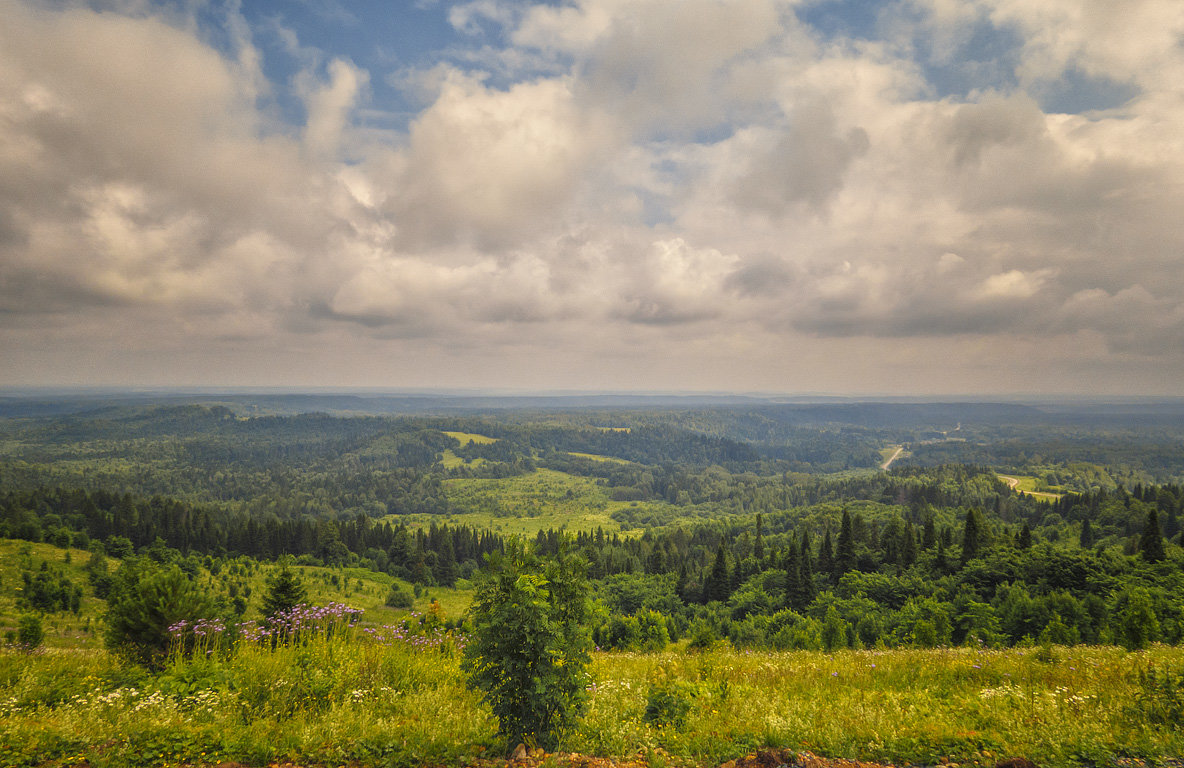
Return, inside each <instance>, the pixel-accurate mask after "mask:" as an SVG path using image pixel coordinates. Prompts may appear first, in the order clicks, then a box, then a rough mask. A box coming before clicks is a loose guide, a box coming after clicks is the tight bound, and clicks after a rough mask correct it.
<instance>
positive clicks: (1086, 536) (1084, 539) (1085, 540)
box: [1078, 517, 1094, 549]
mask: <svg viewBox="0 0 1184 768" xmlns="http://www.w3.org/2000/svg"><path fill="white" fill-rule="evenodd" d="M1078 543H1079V544H1081V548H1082V549H1090V548H1091V547H1093V545H1094V529H1093V526H1091V525H1090V523H1089V518H1088V517H1087V518H1085V520H1082V521H1081V538H1079V539H1078Z"/></svg>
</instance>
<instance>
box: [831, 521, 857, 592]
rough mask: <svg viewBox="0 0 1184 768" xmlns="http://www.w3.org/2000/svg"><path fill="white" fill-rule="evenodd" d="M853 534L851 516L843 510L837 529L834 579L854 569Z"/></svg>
mask: <svg viewBox="0 0 1184 768" xmlns="http://www.w3.org/2000/svg"><path fill="white" fill-rule="evenodd" d="M855 565H856V560H855V534H854V533H852V531H851V514H850V513H849V512H848V511H847V510H846V509H844V510H843V521H842V523H841V524H840V528H839V548H838V549H837V550H836V551H835V567H834V574H835V578H836V579H838V578H839V577H840V576H842V575H843V574H844V573H846V572H847V571H851V570H854V569H855Z"/></svg>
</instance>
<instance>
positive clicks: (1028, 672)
mask: <svg viewBox="0 0 1184 768" xmlns="http://www.w3.org/2000/svg"><path fill="white" fill-rule="evenodd" d="M458 655H459V654H458V645H457V643H456V642H453V641H445V642H443V643H441V642H439V641H436V642H432V643H426V644H425V643H421V644H416V643H414V642H412V641H411V640H410V639H406V638H403V639H396V638H391V637H390V636H383V634H382V632H381V631H379V632H377V633H375V632H374V631H371V632H366V631H365V630H364V629H361V628H358V627H355V628H352V629H350V630H347V631H344V632H337V633H335V634H334V635H333V636H332V637H328V638H326V637H324V636H319V637H317V638H314V639H312V640H309V641H308V642H306V643H304V644H300V645H296V646H287V647H285V646H281V647H279V648H277V649H274V650H273V649H272V648H270V647H269V646H267V645H259V644H250V643H247V642H240V644H239V645H238V646H237V648H236V649H235V650H233V651H226V650H220V649H214V650H212V651H211V653H210V655H209V656H208V657H205V658H200V657H199V658H191V659H183V658H179V657H178V658H174V659H173V661H172V663H170V664H169V665H168V666H167V667H166V668H165V669H164V670H163V671H162V672H160V673H159V674H155V675H150V674H148V673H147V672H144V671H142V670H140V669H138V668H136V667H130V666H127V665H123V664H121V663H119V662H118V661H117V660H116V659H114V658H113V657H111V656H109V655H108V654H107V653H106V652H105V651H101V650H78V649H50V650H46V651H42V652H39V653H35V654H32V655H26V654H24V653H21V652H18V651H16V650H12V649H9V650H5V651H3V652H0V766H65V765H89V766H95V767H96V768H98V767H100V766H158V765H181V764H191V765H192V764H197V765H213V764H217V763H218V762H222V761H237V762H241V763H245V764H248V765H258V766H262V765H267V764H270V763H275V762H283V761H294V762H298V763H300V764H304V765H346V764H353V765H361V766H420V765H450V764H451V765H462V764H466V763H470V762H472V761H473V760H474V759H476V758H478V757H482V756H486V757H490V756H498V755H500V754H502V750H503V749H504V748H505V745H504V744H501V743H499V741H498V739H497V736H496V723H495V722H494V720H493V719H492V717H491V716H490V715H489V712H488V710H487V709H486V708H485V706H484V705H483V704H482V703H481V702H480V701H479V700H478V698H477V697H476V696H475V695H474V694H473V693H472V692H470V691H468V690H467V689H466V688H465V685H464V680H463V677H462V675H461V673H460V669H459V662H458ZM1182 662H1184V659H1182V657H1181V653H1180V652H1179V651H1178V650H1176V649H1173V648H1168V647H1162V646H1157V647H1153V648H1151V649H1150V650H1147V651H1143V652H1139V653H1126V652H1123V651H1121V650H1119V649H1115V648H1107V647H1090V648H1085V647H1077V648H1064V647H1054V648H1053V649H1052V650H1051V654H1048V652H1047V651H1042V650H1041V649H1012V650H1007V651H991V650H977V649H948V650H929V651H922V650H915V651H910V650H902V651H885V652H880V651H844V652H839V653H835V654H833V655H827V654H823V653H819V652H794V653H750V652H737V651H733V650H730V649H726V648H723V649H717V650H712V651H705V652H693V653H687V652H685V651H684V650H681V649H679V650H673V651H669V652H665V653H657V654H636V653H596V654H594V657H593V662H592V665H591V667H590V673H591V674H590V679H589V681H588V692H589V697H590V700H589V707H588V711H587V714H586V716H585V717H584V719H583V720H582V722H581V723H580V725H579V726H578V727H577V728H576V729H575V730H574V731H572V732H571V733H568V734H565V735H564V737H563V741H562V744H561V750H562V751H575V752H580V753H583V754H587V755H595V756H602V757H608V758H614V759H625V758H630V757H636V756H637V755H639V754H641V755H643V756H648V758H649V763H650V765H653V766H657V765H662V764H674V765H683V766H705V765H716V764H719V763H721V762H724V761H726V760H729V759H732V758H736V757H738V756H741V755H743V754H745V753H747V752H749V751H751V750H753V749H755V748H758V747H765V746H768V747H776V748H789V749H796V750H809V751H811V752H814V753H816V754H819V755H824V756H830V757H842V758H858V759H863V760H877V761H886V762H894V763H898V764H914V765H935V764H937V763H939V762H940V761H943V760H948V761H950V762H954V763H959V764H964V765H994V764H995V762H996V761H997V760H999V759H1001V758H1005V757H1014V756H1024V757H1028V758H1030V759H1032V760H1033V761H1035V762H1036V764H1037V765H1040V766H1046V767H1047V766H1071V765H1107V764H1114V763H1115V761H1116V760H1118V759H1120V758H1142V759H1145V760H1148V761H1152V762H1154V761H1157V760H1159V759H1161V758H1163V757H1165V756H1176V755H1180V754H1184V732H1182V731H1181V730H1180V729H1179V728H1178V727H1173V726H1172V725H1171V723H1170V722H1157V714H1156V713H1163V712H1170V711H1171V710H1170V707H1169V708H1167V709H1165V705H1170V704H1171V701H1172V699H1173V694H1170V693H1165V692H1164V691H1163V690H1161V689H1159V688H1155V687H1149V686H1148V685H1146V684H1142V683H1141V682H1140V672H1141V671H1142V670H1146V669H1147V668H1148V667H1149V666H1154V667H1156V668H1157V669H1162V668H1165V667H1170V668H1174V669H1177V670H1179V669H1180V667H1181V663H1182ZM1180 695H1181V692H1180V691H1179V690H1177V691H1176V692H1175V694H1174V697H1175V704H1176V706H1177V707H1178V706H1179V703H1180V702H1179V696H1180ZM662 697H664V698H662ZM659 700H660V701H666V702H670V701H674V702H676V703H681V704H680V706H675V707H674V708H673V709H674V710H679V709H680V708H681V711H682V716H674V717H669V718H665V719H663V718H661V717H658V718H655V717H654V716H652V715H650V716H647V705H652V704H653V702H654V701H659ZM651 709H652V706H651ZM1175 711H1176V716H1177V717H1178V716H1179V709H1177V710H1175Z"/></svg>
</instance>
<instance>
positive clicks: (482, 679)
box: [462, 549, 591, 748]
mask: <svg viewBox="0 0 1184 768" xmlns="http://www.w3.org/2000/svg"><path fill="white" fill-rule="evenodd" d="M488 566H489V567H488V571H487V572H486V573H485V574H483V578H482V579H481V581H480V583H479V584H478V586H477V593H476V595H475V598H474V601H473V606H472V608H471V609H470V612H471V618H472V624H473V634H472V637H471V639H470V642H469V644H468V645H467V646H465V650H464V657H463V659H462V669H463V670H464V671H465V673H466V674H467V675H468V685H469V687H470V688H472V689H474V690H477V691H480V693H481V696H482V698H483V699H484V700H485V701H486V702H488V703H489V706H490V708H491V709H492V710H493V714H494V716H495V717H497V720H498V731H499V733H500V734H501V735H502V736H504V737H505V738H506V740H507V745H508V746H512V745H514V744H516V743H518V742H522V743H525V744H529V745H532V746H540V747H544V748H554V746H555V745H556V744H557V741H558V736H559V733H560V731H562V730H564V729H565V728H568V727H570V726H571V725H573V724H574V723H575V721H576V720H577V719H578V718H579V717H580V715H582V714H583V711H584V708H585V706H586V703H587V693H586V691H585V685H586V683H587V678H588V675H587V673H586V671H585V668H586V667H587V664H588V661H589V656H588V651H589V648H590V646H591V642H590V639H589V634H588V629H587V627H586V626H585V621H586V618H587V614H588V600H587V597H586V595H585V586H584V563H583V561H581V560H578V559H576V558H573V557H567V556H560V557H559V558H547V559H542V558H539V557H537V556H535V555H534V554H533V553H530V552H527V551H525V550H523V549H510V550H508V551H507V552H506V554H505V555H502V556H493V557H491V558H490V559H489V562H488Z"/></svg>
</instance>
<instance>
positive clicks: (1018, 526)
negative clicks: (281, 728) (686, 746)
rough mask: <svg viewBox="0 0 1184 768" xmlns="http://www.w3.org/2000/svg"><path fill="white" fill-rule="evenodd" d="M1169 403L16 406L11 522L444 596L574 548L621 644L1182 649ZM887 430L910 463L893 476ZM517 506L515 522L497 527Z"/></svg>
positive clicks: (66, 588) (608, 639) (5, 530)
mask: <svg viewBox="0 0 1184 768" xmlns="http://www.w3.org/2000/svg"><path fill="white" fill-rule="evenodd" d="M1174 418H1175V417H1174V416H1173V415H1172V414H1171V413H1169V414H1168V415H1167V416H1166V417H1164V418H1159V419H1157V420H1156V424H1155V426H1154V427H1151V426H1148V425H1147V424H1146V423H1143V421H1146V417H1145V415H1140V414H1135V416H1132V417H1131V418H1130V419H1129V420H1128V422H1123V421H1122V419H1121V418H1119V416H1118V415H1115V414H1113V413H1105V414H1102V415H1101V416H1099V417H1097V418H1095V419H1092V420H1091V419H1088V418H1085V416H1084V415H1083V414H1082V413H1080V412H1072V413H1069V414H1068V415H1066V413H1064V412H1043V411H1040V410H1038V409H1036V408H1033V407H1031V406H1018V405H997V406H996V405H987V404H963V405H958V404H937V405H931V406H926V405H912V404H828V405H812V406H803V405H783V406H777V405H769V404H758V405H750V404H738V405H737V404H729V405H724V406H715V407H704V406H702V405H696V406H695V407H689V408H678V407H673V406H670V407H663V408H648V409H625V408H619V409H610V408H606V407H603V406H598V407H586V408H578V409H550V410H544V409H533V410H531V409H517V410H515V409H506V410H499V411H489V410H486V411H479V410H474V411H472V412H464V413H457V412H452V413H448V412H445V411H442V412H440V413H434V414H433V413H424V414H418V415H404V416H399V415H389V414H387V415H329V414H326V413H291V414H278V413H277V414H267V413H258V408H257V406H256V405H252V406H250V407H247V406H245V405H244V404H243V403H231V404H229V405H227V404H216V403H213V404H212V403H204V404H203V403H186V404H176V403H168V404H155V405H127V404H114V405H110V404H107V405H103V406H102V407H99V408H94V409H90V410H86V409H83V410H82V411H81V412H79V413H67V414H60V413H50V414H42V413H32V414H29V413H18V414H16V415H13V416H11V417H9V418H7V419H5V420H3V421H0V538H14V539H23V540H26V541H32V542H40V541H44V542H47V543H52V544H55V545H58V546H62V547H65V546H70V545H73V546H75V547H81V548H89V549H91V550H92V551H94V552H96V553H98V554H99V555H100V556H108V557H113V558H126V557H130V556H132V555H134V554H136V553H141V554H143V553H154V555H153V556H154V557H155V558H156V559H157V560H177V561H180V560H183V559H184V558H186V557H189V558H193V557H195V556H196V557H200V558H213V559H215V560H217V559H224V560H227V559H231V558H236V557H240V556H246V557H250V558H256V559H261V560H274V559H275V558H277V557H280V556H281V555H292V556H295V557H296V558H297V562H299V563H302V564H305V565H328V566H333V567H347V566H348V567H355V568H365V569H370V570H372V571H374V572H378V573H382V574H386V575H389V576H392V577H396V578H401V579H406V580H408V581H410V582H413V583H415V584H417V585H421V586H423V587H430V586H437V585H439V586H443V587H451V586H453V585H455V584H456V583H457V581H458V580H461V579H465V580H467V579H470V578H472V576H473V573H474V571H475V570H476V569H478V568H479V567H480V565H481V563H482V561H483V558H484V556H485V555H487V554H489V553H491V552H497V551H501V550H503V549H504V547H505V544H506V537H507V536H525V537H526V538H528V539H530V540H532V541H533V542H534V545H535V549H536V550H537V551H539V552H541V553H547V552H555V551H558V550H559V549H561V548H562V549H565V550H566V551H574V552H577V553H579V554H580V555H581V556H582V557H583V558H584V559H585V560H586V562H587V564H588V574H589V576H590V577H591V578H592V580H593V584H594V589H595V592H596V595H597V597H598V598H599V600H598V605H599V613H598V614H597V616H596V618H595V621H596V624H597V629H596V635H595V636H596V639H597V641H598V643H600V645H601V646H602V647H608V648H636V649H640V648H658V647H662V646H664V645H665V644H666V643H668V642H671V641H676V640H680V639H686V640H687V641H688V642H689V643H691V644H696V645H710V644H712V643H716V642H719V641H722V640H724V639H726V640H728V641H729V642H731V643H732V644H733V645H736V646H743V647H771V648H828V649H829V648H835V647H844V646H849V647H876V646H890V647H895V646H934V645H962V644H966V643H981V644H984V645H990V646H997V645H1014V644H1021V643H1038V642H1054V643H1123V644H1136V645H1141V644H1143V643H1145V642H1147V641H1149V640H1163V641H1166V642H1170V643H1178V642H1179V641H1180V640H1181V639H1182V638H1184V600H1182V598H1181V595H1184V590H1182V589H1181V588H1182V587H1184V576H1182V574H1181V563H1182V562H1184V554H1182V550H1181V548H1180V536H1181V516H1182V515H1184V489H1182V488H1181V486H1180V485H1179V480H1180V474H1179V472H1180V464H1181V461H1182V458H1181V454H1182V453H1184V451H1180V450H1179V445H1180V442H1179V438H1180V434H1181V432H1180V431H1179V430H1176V428H1175V427H1174V426H1173V425H1175V424H1176V422H1175V421H1174V420H1173V419H1174ZM1141 420H1142V421H1141ZM1174 430H1175V431H1174ZM1144 433H1145V438H1144V439H1142V440H1141V439H1140V437H1139V436H1140V435H1141V434H1144ZM892 446H901V447H902V451H901V453H902V454H903V458H901V459H899V460H898V461H896V462H895V463H894V464H892V466H891V467H890V468H889V469H888V470H887V471H884V470H881V469H880V468H879V465H880V464H881V463H882V462H883V461H884V460H885V451H886V449H888V448H890V447H892ZM904 449H907V450H904ZM1003 472H1008V473H1015V474H1023V475H1024V476H1026V477H1027V478H1029V482H1030V484H1031V485H1032V487H1033V488H1039V489H1042V491H1041V493H1039V494H1036V493H1024V492H1022V491H1017V490H1015V489H1013V488H1011V487H1009V484H1008V483H1007V482H1005V481H1004V479H1002V478H1001V477H1000V475H999V473H1003ZM540 478H541V479H540ZM514 484H517V485H514ZM510 489H517V490H516V491H515V492H516V493H518V494H519V495H518V496H513V495H512V494H511V493H510ZM544 489H545V490H544ZM547 494H549V495H547ZM539 510H551V511H552V512H553V513H554V514H552V515H551V516H550V517H547V518H543V517H536V515H539V514H541V512H539ZM556 510H557V511H556ZM577 513H587V514H586V516H585V519H586V520H591V521H595V522H596V523H597V524H595V525H593V524H592V523H586V524H583V525H576V524H575V523H574V520H575V515H576V514H577ZM565 515H566V516H567V517H565ZM501 518H515V519H516V521H517V522H518V523H519V524H520V525H522V526H523V527H521V528H520V529H518V530H516V531H514V532H512V533H510V532H504V531H499V530H494V529H492V528H491V527H490V523H491V521H497V520H498V519H501ZM532 519H534V520H535V523H536V524H534V525H533V526H532V525H531V524H530V523H531V520H532ZM569 519H570V520H571V521H572V525H570V526H569V525H568V521H569ZM557 521H558V522H557ZM26 579H27V586H28V591H27V594H29V595H32V594H37V595H40V597H37V598H35V599H34V603H36V606H35V607H40V608H44V609H53V610H70V609H71V606H75V610H76V606H77V602H78V594H77V586H76V585H62V584H58V583H56V582H54V581H53V578H52V577H51V576H50V575H48V574H42V575H37V574H32V573H30V574H26ZM243 607H244V606H243V605H242V604H241V601H240V605H239V606H238V608H239V609H240V611H239V612H240V613H241V609H242V608H243Z"/></svg>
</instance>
